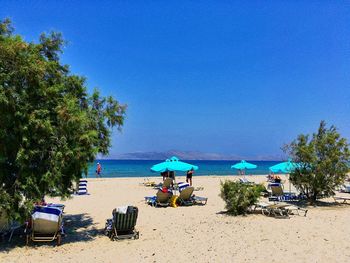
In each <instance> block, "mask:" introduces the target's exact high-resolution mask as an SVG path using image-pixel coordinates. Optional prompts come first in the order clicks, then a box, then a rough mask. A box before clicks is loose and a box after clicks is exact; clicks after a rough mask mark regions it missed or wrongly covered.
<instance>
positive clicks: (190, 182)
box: [186, 169, 193, 186]
mask: <svg viewBox="0 0 350 263" xmlns="http://www.w3.org/2000/svg"><path fill="white" fill-rule="evenodd" d="M192 175H193V169H191V170H189V171H187V174H186V182H187V183H189V184H190V186H192Z"/></svg>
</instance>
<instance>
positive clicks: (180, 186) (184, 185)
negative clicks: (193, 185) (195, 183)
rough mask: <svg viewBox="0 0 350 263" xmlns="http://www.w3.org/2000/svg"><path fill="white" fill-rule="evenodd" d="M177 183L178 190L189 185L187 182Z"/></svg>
mask: <svg viewBox="0 0 350 263" xmlns="http://www.w3.org/2000/svg"><path fill="white" fill-rule="evenodd" d="M177 185H178V187H179V192H181V191H182V190H184V189H185V188H187V187H189V186H190V184H189V183H178V184H177Z"/></svg>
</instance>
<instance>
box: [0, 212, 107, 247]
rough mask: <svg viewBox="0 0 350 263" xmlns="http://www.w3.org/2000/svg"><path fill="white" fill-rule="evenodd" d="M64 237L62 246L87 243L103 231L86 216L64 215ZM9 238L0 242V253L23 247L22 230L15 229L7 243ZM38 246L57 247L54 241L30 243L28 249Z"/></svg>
mask: <svg viewBox="0 0 350 263" xmlns="http://www.w3.org/2000/svg"><path fill="white" fill-rule="evenodd" d="M63 224H64V230H65V235H64V236H63V238H62V245H63V246H64V245H65V244H69V243H77V242H89V241H92V240H94V239H95V238H96V237H97V236H100V235H103V229H97V228H96V227H95V225H96V224H95V223H94V222H93V220H92V218H91V217H90V216H89V215H87V214H85V213H84V214H76V215H71V214H68V215H64V219H63ZM8 238H9V236H6V237H5V238H4V239H3V240H1V241H0V253H1V252H8V251H10V250H12V249H14V248H16V247H25V246H26V245H25V234H24V228H20V229H17V230H16V231H15V233H14V235H13V237H12V240H11V242H8ZM40 246H52V247H54V246H57V243H56V242H55V241H52V242H30V244H29V247H40Z"/></svg>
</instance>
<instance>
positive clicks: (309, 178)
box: [286, 121, 350, 203]
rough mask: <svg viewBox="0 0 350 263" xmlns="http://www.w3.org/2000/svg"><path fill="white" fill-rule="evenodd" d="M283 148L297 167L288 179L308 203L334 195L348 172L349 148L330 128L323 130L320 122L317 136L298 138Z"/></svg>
mask: <svg viewBox="0 0 350 263" xmlns="http://www.w3.org/2000/svg"><path fill="white" fill-rule="evenodd" d="M286 149H287V151H288V152H289V154H290V155H291V156H292V157H293V160H294V161H295V162H297V163H299V165H300V166H298V167H297V168H296V169H295V170H294V171H293V172H291V174H290V180H291V182H292V183H293V185H295V187H296V188H297V189H298V190H299V191H300V192H301V193H303V194H305V195H306V196H307V197H308V199H309V200H310V201H311V202H312V203H314V202H315V201H316V200H317V199H318V198H321V197H329V196H332V195H334V191H335V189H336V188H337V187H339V186H340V185H342V184H343V183H344V180H345V178H346V176H347V173H348V172H349V161H350V152H349V145H348V143H347V141H346V139H345V138H342V137H341V136H340V134H339V133H338V131H337V129H336V128H335V127H334V126H331V127H330V128H327V127H326V123H325V122H324V121H321V123H320V126H319V128H318V131H317V133H314V134H313V135H312V136H309V135H303V134H302V135H299V136H298V138H297V139H296V140H294V141H293V142H292V143H291V144H290V145H287V147H286Z"/></svg>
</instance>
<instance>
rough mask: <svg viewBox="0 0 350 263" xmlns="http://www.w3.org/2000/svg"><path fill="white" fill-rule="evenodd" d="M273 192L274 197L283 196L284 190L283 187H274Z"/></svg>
mask: <svg viewBox="0 0 350 263" xmlns="http://www.w3.org/2000/svg"><path fill="white" fill-rule="evenodd" d="M271 191H272V195H273V196H283V189H282V186H281V185H272V186H271Z"/></svg>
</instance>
